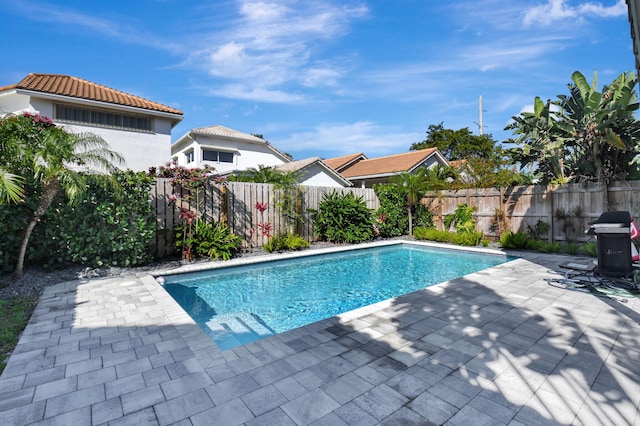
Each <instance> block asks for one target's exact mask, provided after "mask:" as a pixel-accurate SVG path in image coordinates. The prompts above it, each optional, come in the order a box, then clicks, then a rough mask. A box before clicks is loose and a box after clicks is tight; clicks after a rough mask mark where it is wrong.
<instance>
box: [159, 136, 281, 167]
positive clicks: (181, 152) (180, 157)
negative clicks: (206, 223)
mask: <svg viewBox="0 0 640 426" xmlns="http://www.w3.org/2000/svg"><path fill="white" fill-rule="evenodd" d="M171 157H172V158H173V161H175V162H176V164H177V165H178V166H184V167H191V168H196V167H204V166H205V165H210V166H212V167H214V168H215V169H216V172H217V173H219V174H221V175H229V174H235V173H237V172H241V171H244V170H247V169H250V168H256V169H257V168H259V167H260V166H265V167H274V166H279V165H281V164H284V163H288V162H290V161H291V160H290V158H289V157H288V156H287V155H286V154H284V153H282V152H280V151H278V150H277V149H276V148H275V147H273V146H272V145H271V144H269V142H267V141H266V140H264V139H262V138H259V137H257V136H253V135H250V134H248V133H242V132H239V131H237V130H233V129H229V128H228V127H224V126H209V127H200V128H197V129H193V130H190V131H189V132H188V133H187V134H185V135H184V136H182V137H181V138H180V139H178V140H177V141H175V142H174V144H173V145H172V146H171Z"/></svg>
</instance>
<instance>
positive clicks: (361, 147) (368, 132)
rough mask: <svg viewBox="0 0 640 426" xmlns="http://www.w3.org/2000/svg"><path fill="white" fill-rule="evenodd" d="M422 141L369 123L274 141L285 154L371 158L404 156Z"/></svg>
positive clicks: (333, 126)
mask: <svg viewBox="0 0 640 426" xmlns="http://www.w3.org/2000/svg"><path fill="white" fill-rule="evenodd" d="M422 139H423V135H422V134H420V133H411V132H403V131H401V130H399V129H397V128H395V127H387V126H381V125H378V124H376V123H374V122H371V121H357V122H354V123H347V124H336V123H332V124H321V125H319V126H317V127H315V128H314V129H312V130H309V131H305V132H298V133H293V134H291V135H290V136H289V137H288V138H287V139H282V140H274V141H273V143H274V145H275V146H277V147H278V148H280V149H282V150H285V151H287V152H298V151H305V150H311V151H318V150H320V149H321V150H322V151H330V152H334V153H335V156H340V155H346V154H353V153H357V152H364V153H365V154H366V155H367V157H369V158H373V157H378V156H382V155H389V154H397V153H399V152H406V151H408V150H409V147H410V146H411V144H412V143H414V142H417V141H420V140H422Z"/></svg>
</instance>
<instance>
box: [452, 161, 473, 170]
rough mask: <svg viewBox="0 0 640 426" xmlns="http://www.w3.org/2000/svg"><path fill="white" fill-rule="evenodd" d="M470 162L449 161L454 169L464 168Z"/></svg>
mask: <svg viewBox="0 0 640 426" xmlns="http://www.w3.org/2000/svg"><path fill="white" fill-rule="evenodd" d="M468 163H469V162H468V161H467V160H451V161H449V166H450V167H452V168H454V169H459V168H461V167H462V166H465V165H467V164H468Z"/></svg>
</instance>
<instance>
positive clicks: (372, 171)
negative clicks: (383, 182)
mask: <svg viewBox="0 0 640 426" xmlns="http://www.w3.org/2000/svg"><path fill="white" fill-rule="evenodd" d="M436 151H437V149H436V148H429V149H421V150H418V151H411V152H406V153H404V154H395V155H389V156H386V157H378V158H371V159H368V160H362V161H359V162H357V163H356V164H354V165H353V166H351V167H349V168H347V169H345V170H343V171H341V172H340V174H341V175H342V176H344V177H346V178H353V177H361V176H374V175H383V174H393V173H402V172H408V171H410V170H412V169H413V168H414V167H416V166H418V165H419V164H421V163H422V162H423V161H424V160H426V159H427V158H429V157H430V156H431V155H433V154H434V153H436Z"/></svg>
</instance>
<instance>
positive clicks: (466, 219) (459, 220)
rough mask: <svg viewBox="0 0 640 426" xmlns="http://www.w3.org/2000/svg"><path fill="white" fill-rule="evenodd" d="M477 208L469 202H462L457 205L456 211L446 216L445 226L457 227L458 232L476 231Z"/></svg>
mask: <svg viewBox="0 0 640 426" xmlns="http://www.w3.org/2000/svg"><path fill="white" fill-rule="evenodd" d="M475 211H476V208H475V207H473V206H469V205H467V204H460V205H458V206H457V207H456V211H455V212H453V213H450V214H448V215H446V216H445V217H444V226H446V227H447V228H451V227H455V229H456V232H473V231H475V227H476V221H475V219H474V218H473V214H474V213H475Z"/></svg>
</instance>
